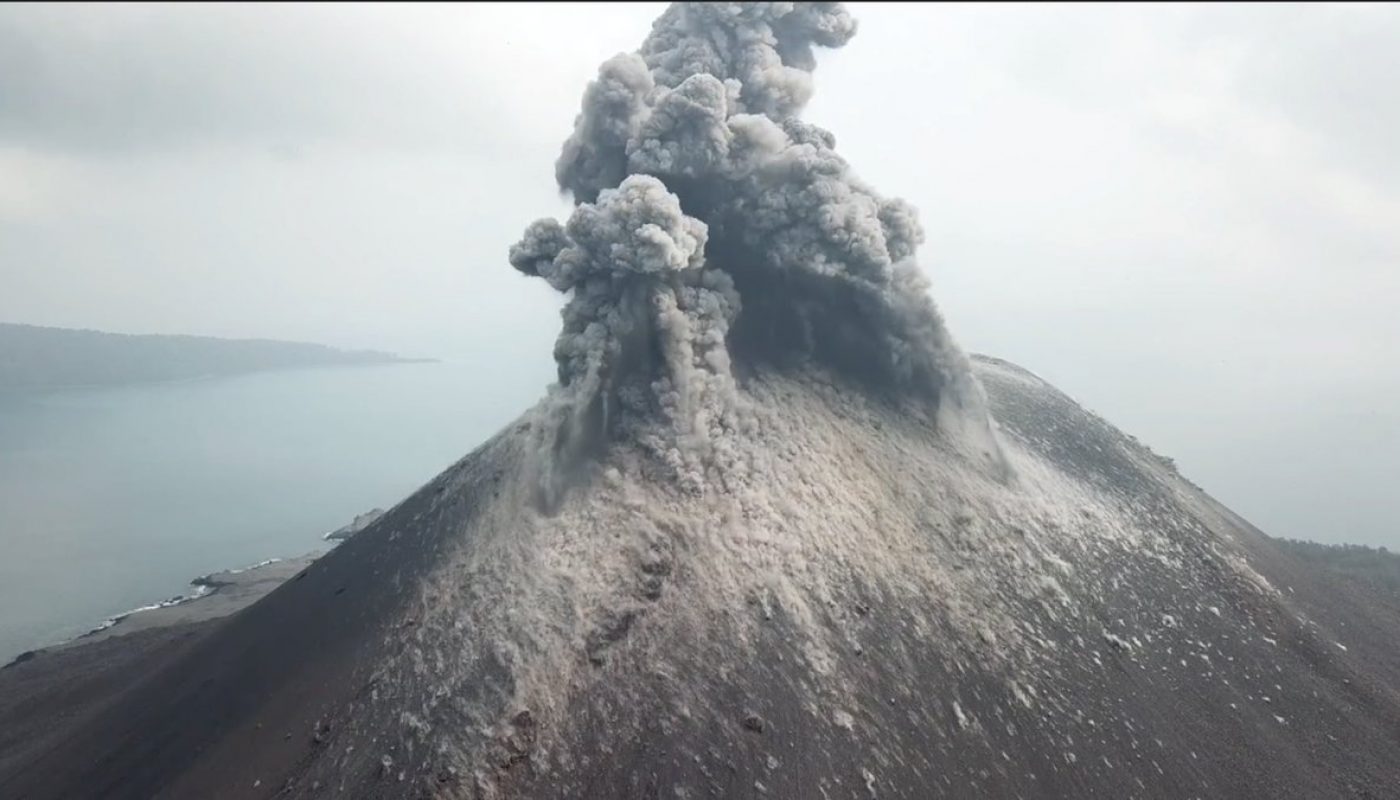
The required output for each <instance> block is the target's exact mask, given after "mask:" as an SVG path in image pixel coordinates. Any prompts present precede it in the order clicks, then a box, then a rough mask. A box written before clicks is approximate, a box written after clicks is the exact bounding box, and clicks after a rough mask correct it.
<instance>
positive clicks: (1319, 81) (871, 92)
mask: <svg viewBox="0 0 1400 800" xmlns="http://www.w3.org/2000/svg"><path fill="white" fill-rule="evenodd" d="M660 7H661V6H660V4H638V5H636V6H622V5H614V6H603V7H569V6H547V7H545V8H544V9H541V8H540V7H538V6H507V5H473V6H454V7H439V6H412V7H406V8H405V7H389V6H354V7H351V6H295V7H270V6H269V7H255V6H220V7H213V8H183V7H176V6H125V7H97V6H76V7H75V6H7V7H4V8H0V98H2V99H0V175H5V176H6V179H5V180H0V285H3V286H5V291H4V292H3V293H0V320H2V321H6V322H16V323H24V324H34V325H46V326H59V327H73V328H93V329H98V330H104V331H111V332H123V333H165V334H193V335H208V336H219V337H229V338H274V339H284V340H292V341H307V342H316V343H322V344H327V345H331V346H336V347H343V348H349V349H376V350H388V351H392V352H395V353H399V354H402V355H405V356H421V357H435V358H445V359H450V360H453V361H461V362H463V363H467V364H470V365H473V366H475V367H477V368H479V370H480V371H481V374H483V375H489V376H491V380H492V381H493V382H496V383H499V384H500V385H503V386H508V387H512V388H513V389H518V390H520V391H525V390H528V389H530V388H532V387H534V388H537V389H538V391H540V392H542V391H543V389H544V385H543V382H542V376H547V375H548V374H549V373H550V372H551V370H552V363H551V356H550V354H551V348H552V343H553V340H554V336H555V333H556V331H557V329H558V317H557V316H556V314H555V313H554V309H557V308H558V305H559V300H558V298H557V296H556V295H555V294H554V293H553V292H551V291H550V290H549V289H548V288H547V287H545V286H543V285H538V284H539V282H537V281H530V280H527V279H525V278H523V277H521V276H520V275H518V274H517V273H516V272H515V271H514V270H512V269H511V268H510V266H509V265H508V264H507V262H506V250H507V248H508V247H509V245H510V244H511V243H512V242H514V241H515V240H516V239H517V238H518V237H519V235H520V232H521V231H522V230H523V229H524V227H525V225H526V224H527V223H528V222H529V221H531V220H533V219H535V218H537V217H540V216H544V215H556V216H558V215H562V214H563V213H564V211H565V209H566V206H567V204H566V203H565V201H564V200H563V199H561V198H560V197H559V196H558V195H557V194H556V193H555V192H554V191H553V190H552V188H551V187H553V186H554V179H553V177H554V176H553V174H552V170H551V169H550V165H551V164H552V163H553V160H554V157H555V155H556V154H557V152H558V147H559V145H560V143H561V142H562V141H563V139H564V138H565V136H567V134H568V132H569V130H570V127H571V124H572V119H573V115H574V114H575V113H576V112H577V109H578V97H579V95H580V94H581V92H582V90H583V88H584V86H585V85H586V83H587V81H588V80H589V79H591V77H592V76H593V75H594V74H595V73H596V68H597V64H598V63H599V62H601V61H602V60H604V59H605V58H607V57H608V56H610V55H612V54H613V53H615V52H619V51H625V50H630V49H632V48H633V47H635V45H636V43H637V42H638V41H640V40H641V38H642V37H643V36H644V34H645V32H646V30H647V29H648V27H649V25H650V23H651V20H652V19H653V18H654V17H655V16H656V15H657V13H658V10H659V8H660ZM852 13H854V14H855V15H856V16H857V18H858V19H859V21H860V25H861V27H860V31H859V33H858V34H857V36H856V37H855V39H854V40H853V41H852V42H851V44H850V45H849V46H847V47H846V48H844V49H843V50H841V51H839V52H823V53H821V54H820V55H819V59H818V60H819V64H820V65H821V66H819V67H818V70H817V91H816V95H815V98H814V99H813V101H812V103H811V104H810V106H809V109H808V112H807V115H806V116H807V118H808V119H810V120H812V121H814V122H816V123H818V124H821V125H823V126H824V127H827V128H829V129H831V130H832V131H834V133H835V134H836V136H837V137H838V140H839V141H840V143H841V150H842V153H843V154H844V155H845V156H846V157H848V158H849V159H850V160H851V162H852V163H853V164H855V165H856V168H857V170H858V172H859V173H860V174H861V176H862V177H864V178H866V179H868V180H869V181H870V182H871V183H872V184H874V185H877V186H879V187H881V190H882V191H884V192H886V193H888V194H891V195H894V196H899V197H903V198H904V199H906V200H908V201H909V202H910V203H912V204H913V205H914V206H915V207H917V208H918V209H919V211H920V216H921V220H922V222H923V225H924V227H925V229H926V230H927V233H928V236H927V243H926V244H925V245H924V246H923V247H922V248H921V250H920V261H921V263H922V264H923V265H924V266H925V268H926V269H927V271H928V273H929V275H930V277H931V279H932V281H933V296H934V299H935V301H936V302H937V303H938V305H939V307H940V308H941V309H942V311H943V312H944V314H945V315H946V316H947V318H948V323H949V327H950V328H951V329H952V331H953V333H954V335H955V336H956V337H957V338H958V340H959V341H960V342H961V344H962V345H963V346H964V347H965V348H966V349H968V350H970V351H973V352H980V353H986V354H989V355H994V356H998V357H1001V358H1006V359H1009V360H1011V361H1014V362H1016V363H1018V364H1021V365H1023V366H1025V367H1027V368H1029V369H1031V370H1033V371H1035V372H1036V373H1038V374H1040V375H1042V376H1044V377H1045V378H1047V379H1048V380H1050V381H1051V382H1052V383H1054V384H1056V385H1057V386H1058V387H1059V388H1061V389H1062V390H1064V391H1066V392H1067V393H1069V394H1070V395H1072V396H1074V397H1075V398H1076V399H1078V400H1079V401H1081V402H1083V403H1084V404H1085V405H1086V406H1087V407H1089V408H1091V409H1093V410H1094V411H1096V412H1098V413H1100V414H1102V415H1103V416H1105V417H1106V418H1107V419H1109V420H1110V421H1111V422H1112V423H1114V424H1115V425H1117V426H1118V427H1120V428H1122V429H1123V430H1124V431H1126V432H1128V433H1131V434H1133V435H1136V436H1137V437H1139V438H1140V439H1142V440H1143V441H1144V442H1145V443H1147V444H1148V445H1150V446H1151V447H1153V448H1154V449H1155V450H1157V451H1158V452H1160V453H1163V454H1165V455H1168V456H1171V457H1173V458H1175V459H1176V460H1177V462H1178V463H1179V465H1180V466H1181V469H1182V472H1183V473H1184V474H1185V475H1187V476H1188V477H1190V478H1191V479H1193V480H1195V481H1196V482H1197V483H1199V484H1201V485H1202V486H1204V487H1205V488H1206V489H1207V490H1208V491H1210V492H1212V493H1213V494H1215V495H1216V496H1217V497H1218V498H1220V499H1221V500H1222V501H1223V502H1225V503H1227V504H1229V505H1231V506H1232V507H1233V508H1235V509H1236V510H1237V511H1239V512H1240V513H1241V514H1243V515H1245V516H1246V517H1247V518H1249V519H1250V520H1251V521H1252V522H1254V523H1255V524H1257V525H1258V526H1260V527H1261V528H1262V529H1264V530H1265V531H1266V532H1268V533H1270V534H1272V535H1275V536H1287V537H1296V538H1308V539H1315V540H1318V541H1351V542H1358V543H1365V544H1372V545H1386V546H1389V547H1390V548H1391V549H1400V525H1397V521H1398V520H1400V499H1398V498H1396V496H1395V495H1394V493H1393V492H1392V491H1391V489H1390V486H1389V483H1390V479H1391V478H1392V477H1393V476H1394V475H1396V474H1400V410H1397V408H1396V406H1395V403H1394V401H1393V399H1392V398H1393V397H1395V396H1396V394H1397V392H1400V359H1397V357H1396V354H1397V344H1400V333H1397V326H1396V324H1395V321H1394V318H1393V316H1394V300H1393V298H1394V297H1397V296H1400V270H1397V269H1396V266H1395V262H1396V261H1397V256H1400V157H1398V156H1396V155H1395V153H1394V151H1393V147H1392V146H1391V144H1390V143H1391V142H1393V141H1395V140H1396V139H1397V138H1398V137H1400V106H1397V105H1396V104H1395V103H1394V102H1393V101H1392V100H1391V99H1390V97H1389V92H1388V82H1387V81H1386V80H1385V79H1384V77H1383V76H1384V75H1386V74H1392V73H1393V72H1394V71H1395V70H1396V68H1398V67H1400V52H1397V51H1395V50H1394V48H1392V47H1391V46H1390V43H1391V42H1393V41H1394V39H1395V36H1396V35H1397V34H1400V11H1397V10H1396V9H1394V8H1389V7H1364V6H1346V7H1322V6H1305V7H1299V6H1289V7H1280V6H1271V7H1264V8H1250V9H1245V8H1244V7H1242V6H1225V7H1121V8H1094V9H1089V8H1082V7H1065V8H1058V9H1041V8H1034V7H1024V6H1022V7H995V6H993V7H973V6H951V7H947V6H936V7H914V8H902V7H900V8H896V7H893V6H885V5H880V4H872V5H859V6H856V7H853V9H852ZM838 64H839V68H837V66H838ZM911 91H917V92H919V93H920V94H921V98H922V100H923V102H922V103H911V102H909V100H908V97H907V94H908V93H909V92H911ZM896 99H898V102H895V100H896ZM909 109H916V111H913V112H911V111H910V110H909ZM521 410H522V411H523V410H524V409H523V408H522V409H521ZM426 477H427V476H425V478H426Z"/></svg>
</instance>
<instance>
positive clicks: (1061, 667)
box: [0, 360, 1400, 798]
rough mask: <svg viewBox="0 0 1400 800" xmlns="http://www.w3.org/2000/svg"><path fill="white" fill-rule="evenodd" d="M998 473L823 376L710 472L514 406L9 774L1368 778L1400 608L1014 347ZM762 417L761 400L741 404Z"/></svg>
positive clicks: (1022, 781)
mask: <svg viewBox="0 0 1400 800" xmlns="http://www.w3.org/2000/svg"><path fill="white" fill-rule="evenodd" d="M978 373H979V376H980V378H981V379H982V381H983V383H984V384H985V386H986V388H987V393H988V395H989V399H990V402H991V405H992V408H993V411H994V413H995V415H996V418H997V419H998V421H999V422H1000V425H1001V429H1002V431H1001V436H1002V439H1003V444H1004V446H1005V450H1006V452H1007V457H1008V460H1009V461H1010V463H1011V465H1012V467H1013V469H1014V472H1015V475H1016V477H1015V478H1014V479H1012V480H1010V481H1009V482H1003V481H998V480H993V479H990V478H986V477H984V476H983V475H982V474H981V472H982V470H981V469H980V468H979V467H978V466H977V465H976V464H975V463H972V462H969V461H963V460H961V459H962V457H961V456H958V455H957V454H955V453H949V452H947V451H945V450H944V449H941V445H939V443H938V439H937V437H934V436H931V435H930V434H929V433H928V431H929V427H930V426H929V420H928V419H927V418H921V417H920V413H919V412H918V410H917V409H916V408H909V407H902V406H898V405H894V404H891V403H885V402H883V401H876V400H871V399H869V398H868V396H867V395H866V394H865V393H863V392H854V391H851V390H849V388H848V387H846V386H845V385H844V384H843V383H841V382H840V381H837V380H833V379H831V378H830V377H829V376H826V375H824V374H818V373H805V374H800V375H795V376H787V377H784V376H779V375H776V374H767V373H757V374H754V375H753V376H751V377H750V378H749V379H748V380H747V381H746V383H745V386H744V393H745V396H746V397H748V398H750V399H751V400H752V401H753V403H754V407H755V410H754V412H753V413H754V417H755V420H756V423H755V432H754V433H753V434H752V435H753V436H754V437H755V438H757V439H758V440H760V441H762V442H763V444H764V449H765V450H770V451H772V452H774V453H775V455H774V456H773V457H772V459H771V460H769V461H767V462H765V463H763V464H756V465H754V466H755V468H754V470H753V471H752V472H751V474H750V475H749V477H748V478H747V479H746V480H744V481H742V482H739V483H736V485H735V486H733V487H731V489H730V490H729V491H727V492H725V493H723V495H722V497H715V496H712V495H705V496H695V495H691V494H686V493H683V492H679V491H676V490H675V489H674V487H673V485H672V484H671V482H669V481H663V480H660V479H658V478H657V477H656V476H655V475H654V474H653V473H652V472H650V471H649V470H648V468H647V467H646V460H645V459H644V458H643V457H641V456H639V455H636V454H633V453H631V452H630V451H629V450H628V449H627V448H625V447H622V446H619V447H617V448H615V452H613V453H611V454H610V455H609V456H608V457H607V459H606V461H605V463H604V464H603V465H601V466H600V467H599V468H598V470H597V471H596V472H594V473H593V474H591V475H589V476H586V477H585V478H584V479H583V481H582V483H581V485H580V486H578V487H576V488H575V489H574V491H572V492H571V493H570V494H569V495H568V496H567V497H566V498H565V499H564V501H563V502H562V504H561V506H560V507H559V508H558V509H557V510H556V511H555V512H554V513H552V514H549V515H545V514H540V513H537V512H533V511H528V510H522V506H528V504H522V503H521V502H520V498H518V497H515V496H514V494H515V492H516V491H517V487H519V486H522V485H528V480H527V479H528V475H527V474H522V473H521V470H522V469H524V462H523V461H522V459H521V456H522V454H523V453H524V452H526V447H527V445H528V444H529V442H530V441H531V440H530V430H529V424H530V422H529V418H527V421H525V422H522V423H521V424H519V425H517V426H515V427H513V428H511V429H510V430H508V431H506V432H503V433H502V434H501V435H500V436H498V437H497V438H496V439H495V440H493V441H492V442H490V443H488V444H487V445H485V446H484V447H482V448H481V449H479V450H478V451H477V452H475V453H473V454H472V455H471V456H469V457H468V458H466V459H464V460H463V461H462V462H461V463H459V464H458V465H456V466H454V467H453V468H451V469H450V470H448V471H447V472H446V473H444V474H443V475H442V476H440V477H439V478H438V479H437V480H435V481H434V482H433V483H431V484H429V485H428V486H427V487H425V488H424V489H423V490H421V491H420V492H418V493H417V494H416V495H415V496H414V497H412V498H410V499H409V500H407V501H405V502H404V503H403V504H401V505H400V506H398V507H397V508H395V509H393V510H392V511H390V512H389V514H387V515H386V516H385V517H384V518H383V519H382V520H380V521H379V522H378V523H376V524H375V525H374V526H372V527H371V528H369V529H368V530H366V531H365V532H364V533H362V534H361V535H359V536H357V537H355V538H353V539H351V540H350V541H348V542H347V543H345V544H344V545H342V546H341V547H340V548H338V549H337V550H336V551H333V552H332V553H330V554H329V555H328V556H326V557H325V558H324V559H322V560H320V561H318V562H317V563H315V564H314V565H313V566H311V567H310V568H308V569H307V571H306V572H305V573H304V574H303V575H301V576H300V577H298V578H297V579H294V580H292V581H291V582H289V583H287V584H285V585H284V586H283V587H282V588H280V589H278V590H277V591H275V592H274V593H273V594H271V595H269V596H268V597H267V598H265V599H264V600H263V601H261V602H259V603H258V604H256V605H255V606H253V607H251V608H249V609H247V610H246V611H244V612H242V613H240V614H239V615H237V616H235V617H233V618H231V619H229V620H228V621H226V622H224V623H221V624H219V625H218V626H217V627H216V628H215V629H214V630H213V631H212V632H211V633H209V634H207V635H205V636H204V637H203V638H202V639H200V640H199V641H197V642H194V643H193V644H190V643H182V644H180V645H179V646H178V647H171V649H170V650H169V651H168V653H169V654H168V656H167V657H166V658H165V661H164V663H159V664H154V665H153V664H152V663H151V662H150V661H149V660H146V661H142V660H139V659H138V660H135V661H133V662H132V663H133V664H136V665H137V666H138V667H139V669H140V671H141V672H142V675H141V677H140V679H139V680H136V681H135V682H134V685H130V686H129V688H121V687H122V686H123V685H124V684H125V683H128V682H130V676H129V675H128V676H127V677H125V678H121V679H113V680H110V681H109V685H110V686H111V687H114V688H115V689H116V691H117V696H116V697H115V698H113V700H112V702H111V704H110V705H109V706H108V707H106V708H100V709H99V710H98V711H97V713H96V715H95V716H94V718H93V719H92V720H91V721H90V722H88V723H86V724H85V725H83V726H80V730H79V732H78V733H76V734H75V735H73V736H71V737H70V738H69V739H67V740H66V741H62V742H58V743H54V744H53V745H52V746H51V749H48V750H47V752H45V753H44V754H43V755H42V756H40V757H37V758H33V759H29V760H27V761H26V762H25V763H13V760H10V761H6V760H0V796H3V797H6V798H11V797H13V798H81V797H104V798H119V797H131V798H137V797H140V798H144V797H151V796H158V797H179V798H184V797H192V798H193V797H274V796H291V797H318V796H323V795H324V796H352V797H436V796H443V797H476V796H482V797H602V798H629V797H791V798H808V797H831V798H838V797H853V798H854V797H910V798H927V797H968V796H997V797H1052V796H1074V797H1087V796H1100V797H1115V798H1117V797H1193V796H1194V797H1224V796H1229V797H1261V798H1277V797H1338V796H1357V797H1394V796H1396V795H1397V793H1400V696H1397V691H1396V687H1400V646H1397V642H1400V637H1398V635H1400V612H1397V609H1396V608H1394V607H1393V606H1390V605H1384V604H1382V603H1381V601H1378V600H1377V599H1375V598H1373V597H1371V596H1369V595H1367V594H1365V593H1363V592H1360V591H1356V590H1354V589H1349V588H1347V587H1343V586H1338V585H1334V584H1332V583H1330V582H1328V579H1327V578H1326V577H1325V576H1324V575H1321V574H1318V573H1315V572H1309V571H1306V570H1303V569H1301V568H1300V566H1299V565H1298V564H1297V563H1296V562H1295V561H1293V560H1291V559H1290V558H1288V557H1287V556H1285V555H1283V554H1282V553H1280V552H1278V551H1276V550H1275V549H1274V548H1273V547H1272V546H1271V545H1270V543H1269V542H1268V541H1267V540H1266V539H1265V538H1264V537H1263V536H1262V535H1261V534H1259V533H1258V532H1257V531H1255V530H1254V529H1253V528H1251V527H1250V526H1249V525H1248V524H1247V523H1245V522H1244V521H1242V520H1240V519H1239V518H1237V517H1236V516H1234V515H1233V514H1231V513H1230V512H1229V511H1228V510H1226V509H1224V508H1223V507H1221V506H1219V505H1218V504H1216V503H1214V502H1213V501H1211V500H1210V499H1209V498H1208V497H1206V496H1205V495H1203V494H1202V493H1201V492H1199V491H1198V490H1196V489H1195V488H1193V487H1191V486H1190V485H1189V484H1188V483H1186V482H1185V481H1183V480H1182V479H1180V478H1179V477H1177V476H1175V475H1174V474H1172V473H1171V472H1170V470H1168V469H1167V468H1165V467H1164V466H1163V465H1162V464H1161V463H1160V462H1159V460H1157V459H1156V458H1155V457H1153V456H1152V455H1151V454H1150V453H1148V452H1146V451H1145V450H1144V449H1142V448H1140V447H1139V446H1137V445H1136V444H1135V443H1134V442H1133V441H1132V440H1130V439H1129V438H1128V437H1126V436H1124V435H1123V434H1121V433H1120V432H1118V431H1117V430H1115V429H1114V428H1112V427H1111V426H1109V425H1108V424H1106V423H1105V422H1104V421H1102V420H1101V419H1099V418H1097V417H1095V416H1093V415H1091V414H1089V413H1088V412H1086V411H1084V410H1083V409H1082V408H1080V407H1079V406H1077V405H1076V404H1075V403H1073V402H1072V401H1070V400H1069V399H1068V398H1066V397H1065V396H1063V395H1062V394H1060V393H1059V392H1057V391H1055V390H1054V389H1053V388H1051V387H1049V386H1048V385H1046V384H1044V383H1043V382H1041V381H1039V380H1038V379H1036V378H1035V377H1033V376H1031V375H1030V374H1029V373H1026V372H1024V371H1021V370H1019V369H1018V368H1016V367H1013V366H1011V365H1008V364H1005V363H1003V362H998V361H994V360H984V361H980V362H979V363H978ZM773 408H782V409H783V413H781V414H778V413H770V412H768V411H765V410H764V409H773Z"/></svg>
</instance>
